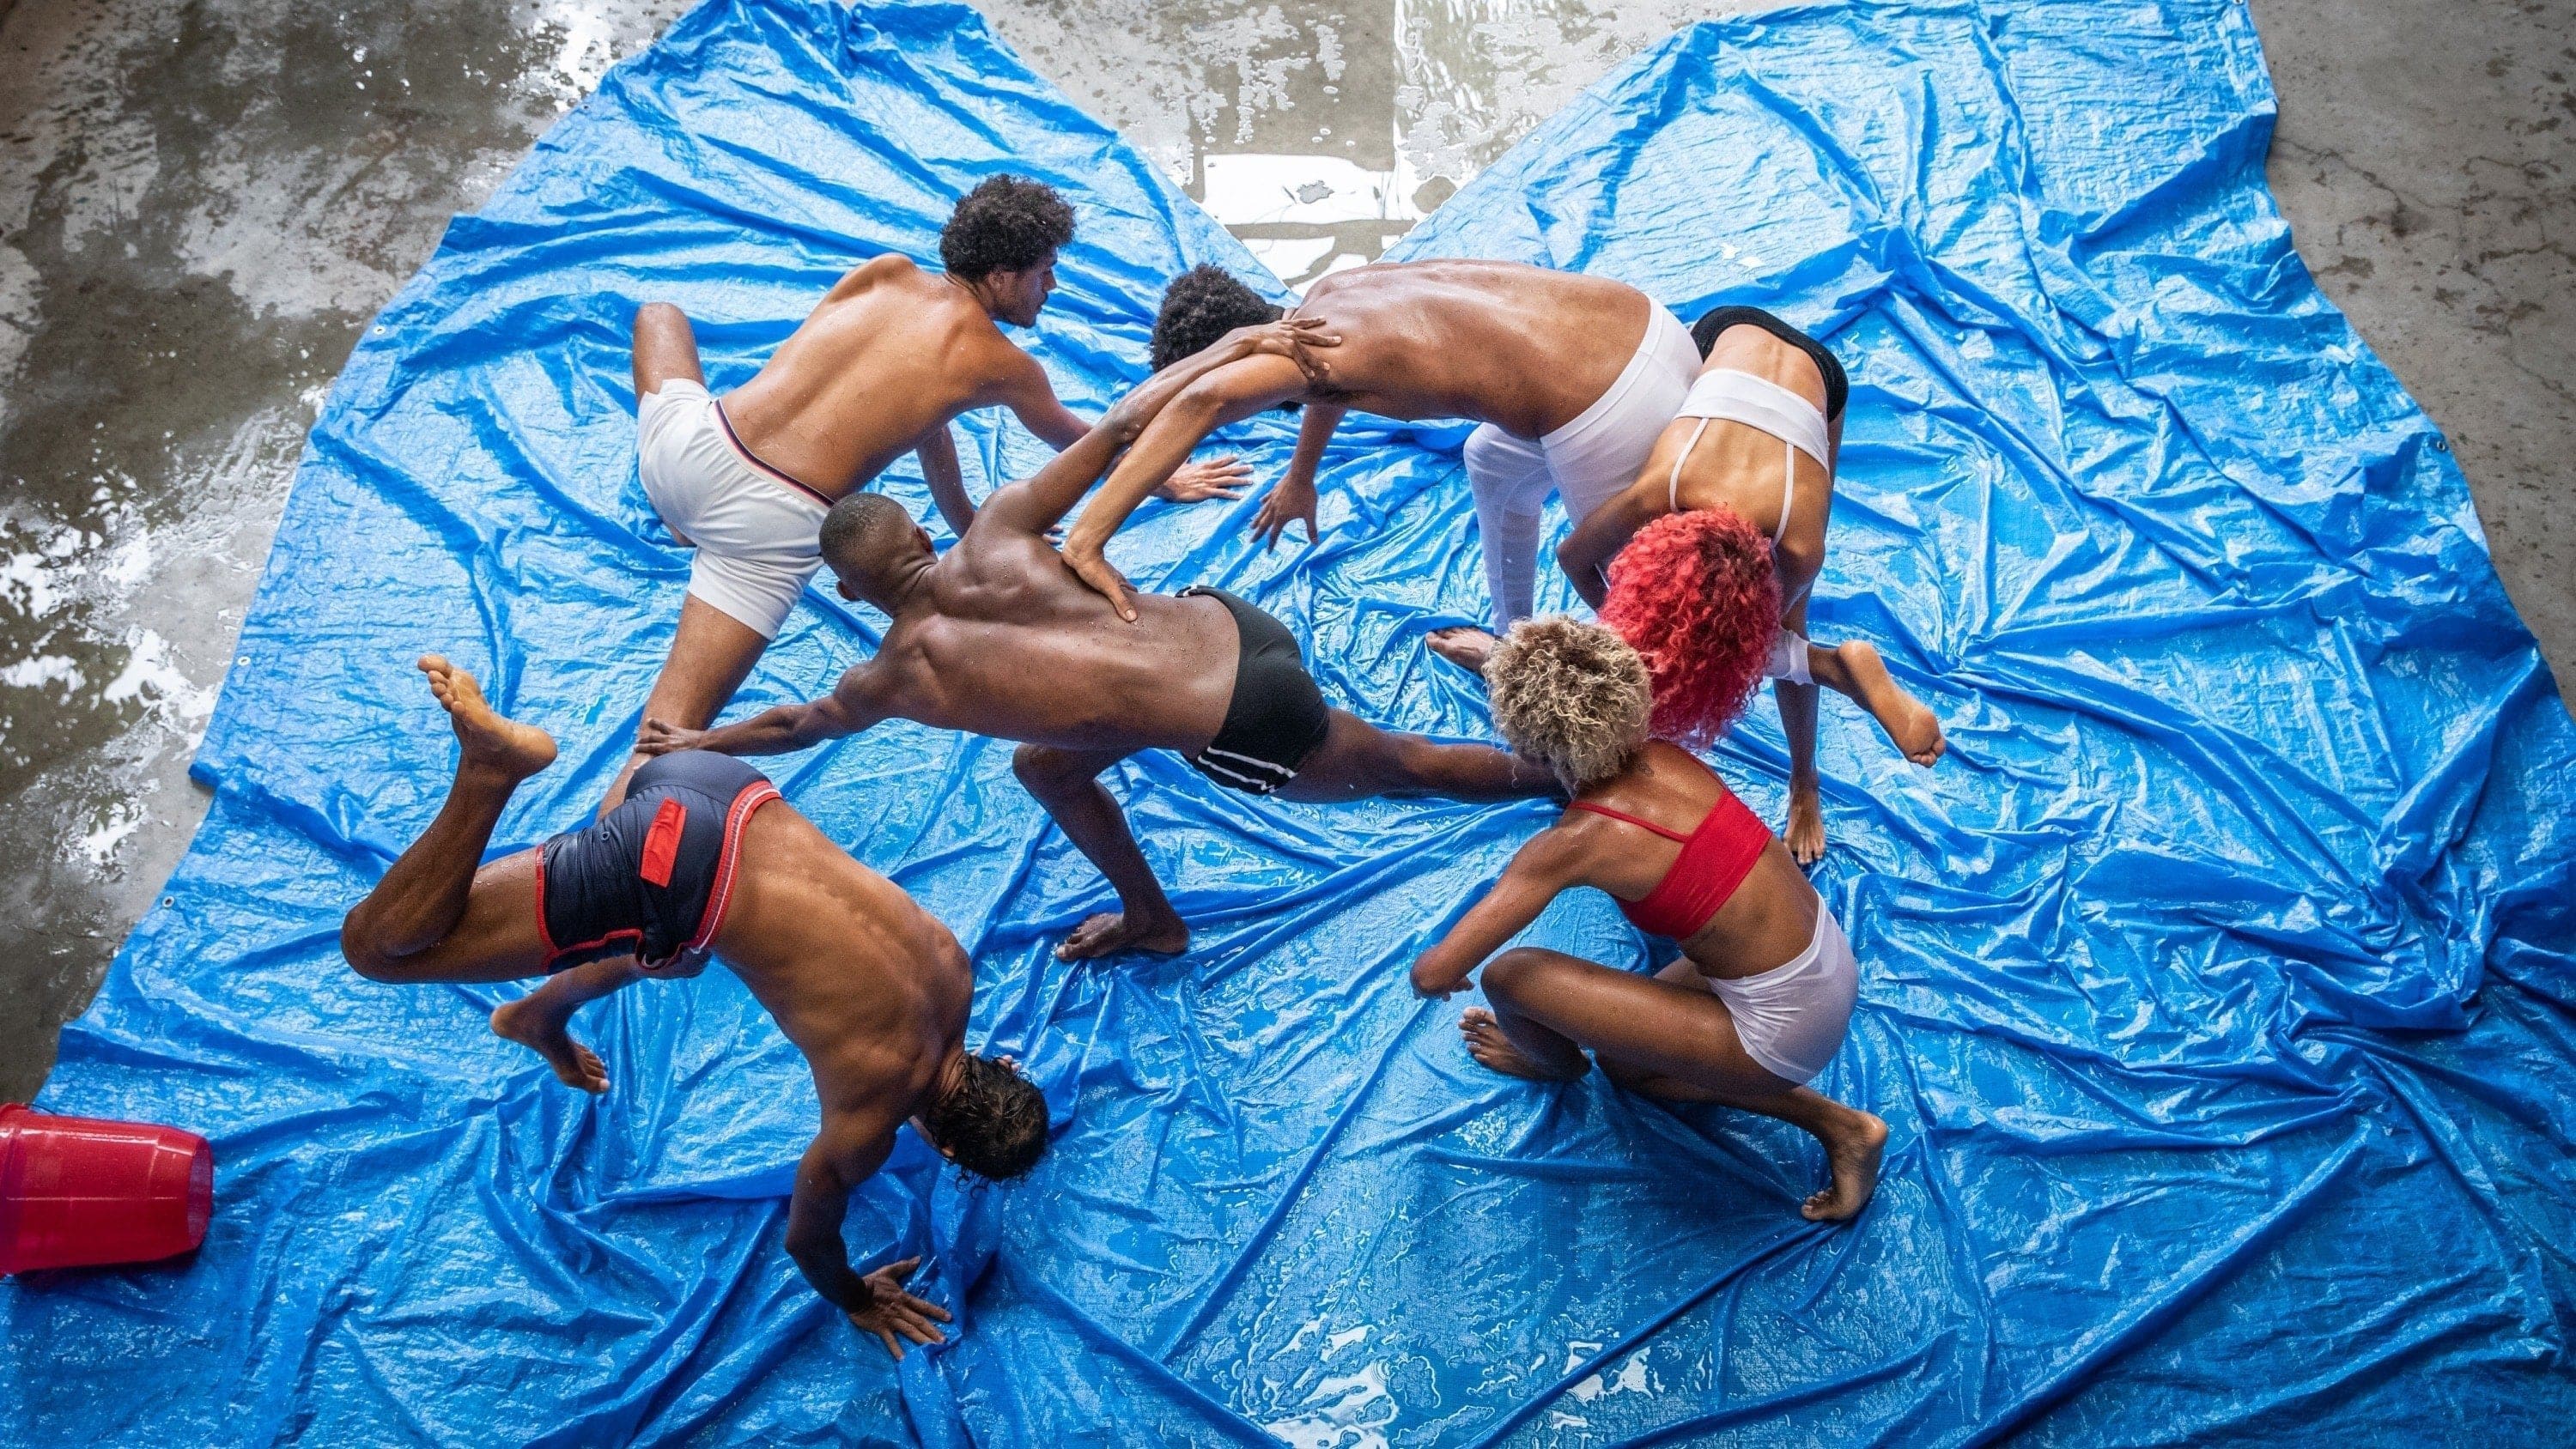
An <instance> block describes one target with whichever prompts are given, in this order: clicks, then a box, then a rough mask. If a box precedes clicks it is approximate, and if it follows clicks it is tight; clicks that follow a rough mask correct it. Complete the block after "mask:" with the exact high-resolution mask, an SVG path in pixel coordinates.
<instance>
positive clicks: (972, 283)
mask: <svg viewBox="0 0 2576 1449" xmlns="http://www.w3.org/2000/svg"><path fill="white" fill-rule="evenodd" d="M1071 240H1073V208H1072V207H1070V206H1068V205H1066V204H1065V200H1064V198H1063V197H1061V196H1058V195H1056V193H1055V188H1054V187H1052V186H1048V185H1046V184H1044V183H1042V182H1037V181H1031V180H1030V179H1028V178H1027V177H1025V176H995V177H992V178H989V179H988V180H986V181H985V182H984V183H983V184H982V185H980V186H978V187H976V188H975V189H974V190H972V191H970V192H967V193H966V199H965V200H963V201H960V202H958V203H957V210H956V211H955V212H953V213H951V214H950V216H949V218H948V225H946V226H944V227H942V228H940V231H939V262H940V265H942V266H944V267H946V268H947V269H948V275H950V276H952V277H955V278H956V279H957V280H958V281H960V282H963V283H965V284H966V287H967V290H969V291H971V292H973V293H974V294H975V297H976V300H977V301H980V302H982V303H983V304H984V310H986V311H988V312H990V313H992V314H993V316H994V317H996V318H998V319H1000V320H1001V321H1004V322H1008V323H1011V324H1013V325H1014V326H1019V327H1027V326H1030V325H1032V324H1034V323H1035V322H1036V321H1037V320H1038V311H1039V309H1040V308H1043V307H1044V306H1046V299H1047V294H1048V293H1049V292H1052V291H1054V290H1055V254H1056V253H1057V252H1058V251H1059V250H1061V249H1062V248H1063V246H1064V244H1065V243H1066V242H1069V241H1071Z"/></svg>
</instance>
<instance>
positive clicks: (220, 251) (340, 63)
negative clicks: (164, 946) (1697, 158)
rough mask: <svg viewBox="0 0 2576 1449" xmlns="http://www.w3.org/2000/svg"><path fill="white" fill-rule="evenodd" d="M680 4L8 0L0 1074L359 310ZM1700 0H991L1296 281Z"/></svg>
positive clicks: (0, 410) (133, 815)
mask: <svg viewBox="0 0 2576 1449" xmlns="http://www.w3.org/2000/svg"><path fill="white" fill-rule="evenodd" d="M687 3H688V0H440V3H436V4H431V3H426V0H418V3H411V4H404V5H386V6H371V7H352V8H349V9H333V8H330V7H323V8H319V9H317V8H315V7H312V6H308V5H302V4H298V3H295V0H196V3H192V4H191V5H188V6H185V7H172V6H165V5H160V4H155V3H150V0H18V3H17V4H16V5H15V6H14V7H13V8H10V9H9V10H8V11H7V13H6V16H5V18H4V19H0V58H5V60H0V384H4V385H0V486H5V492H0V804H5V809H0V852H5V853H6V856H7V857H8V859H9V860H10V862H11V866H12V869H11V871H10V873H9V875H8V877H7V880H6V883H5V884H0V912H5V913H6V915H7V917H8V918H9V919H10V920H11V921H12V922H13V925H14V930H13V932H12V935H11V942H10V946H11V949H10V950H9V951H7V952H6V953H5V954H0V1098H11V1097H16V1098H23V1097H24V1096H26V1095H28V1094H29V1093H31V1092H32V1091H33V1090H34V1087H35V1085H36V1083H37V1082H38V1081H40V1080H41V1079H42V1076H43V1074H44V1072H45V1070H46V1069H47V1068H48V1067H49V1066H50V1064H51V1061H52V1056H53V1046H52V1041H53V1031H54V1028H55V1026H56V1025H57V1024H58V1023H59V1022H61V1021H62V1020H64V1019H66V1018H67V1017H68V1016H70V1015H72V1014H74V1013H76V1012H78V1011H79V1010H80V1008H81V1007H82V1006H83V1005H84V1004H85V1003H86V1002H87V1001H88V999H89V997H90V995H91V993H92V991H93V990H94V989H95V987H96V984H97V981H98V978H99V975H100V973H101V972H102V971H103V970H104V969H105V967H106V964H107V961H108V959H109V958H110V956H111V955H112V954H113V953H114V951H115V948H116V945H117V943H118V942H119V941H121V940H122V939H123V937H124V935H125V932H126V931H127V930H128V929H129V928H130V927H131V926H132V924H133V922H134V920H135V919H136V918H137V917H138V916H139V915H140V914H141V912H142V911H143V909H144V908H145V907H146V906H147V905H148V904H149V903H150V901H151V899H152V894H153V892H155V891H156V890H158V889H159V886H160V883H161V881H162V880H163V879H164V878H165V877H166V876H167V875H168V873H169V871H170V869H171V867H172V866H173V865H174V864H175V863H176V862H177V860H178V858H179V855H180V853H181V852H182V851H183V850H184V848H185V846H186V842H187V837H188V835H189V834H190V833H191V832H192V831H193V830H194V829H195V827H196V823H197V821H198V820H199V819H200V818H201V817H202V816H203V814H204V810H205V803H206V802H205V799H204V795H203V792H202V791H201V790H200V789H198V788H197V787H196V786H194V785H193V784H191V783H190V782H189V781H188V780H187V778H186V775H185V770H186V765H187V761H188V757H189V754H190V753H191V751H193V750H194V748H195V746H196V742H197V740H198V738H199V736H200V734H201V733H202V731H203V730H204V728H205V724H206V719H207V716H208V714H209V713H210V711H211V710H212V708H213V703H214V698H215V691H216V689H217V687H218V685H219V684H220V682H221V680H222V678H223V673H224V670H225V668H226V667H227V665H228V664H229V663H230V662H231V656H232V646H233V640H234V638H235V636H236V635H237V633H238V631H239V629H240V625H241V618H242V613H243V610H244V608H245V607H246V605H247V603H248V600H249V597H250V593H251V590H252V588H253V586H254V585H255V584H256V582H257V580H258V577H259V571H260V567H261V563H262V560H263V559H264V558H265V556H266V553H267V549H268V541H269V537H270V535H271V533H272V532H273V530H274V529H275V526H276V521H277V517H278V514H279V512H280V510H281V509H282V508H283V507H284V504H285V497H286V488H287V484H288V481H289V479H290V478H291V476H292V474H293V470H294V465H295V461H296V458H297V456H298V455H299V454H300V452H301V451H302V447H303V436H304V431H305V429H306V428H307V427H309V426H310V425H311V422H312V419H313V415H314V412H315V410H316V409H317V408H318V407H319V406H320V403H321V400H322V398H323V396H324V395H325V393H326V392H327V390H328V388H329V386H330V382H331V379H332V377H333V376H334V375H335V374H336V373H337V371H338V370H339V367H340V364H341V362H342V361H343V360H344V359H345V358H346V357H347V356H348V353H349V349H350V346H351V345H352V343H353V342H354V341H355V339H356V336H357V334H358V331H359V329H360V328H361V327H363V326H364V325H365V324H366V321H367V319H368V318H369V317H371V316H372V315H373V314H374V312H375V311H376V309H377V308H379V307H381V306H382V305H383V304H384V303H385V302H386V301H387V300H388V299H389V298H390V297H391V296H392V295H393V292H394V290H395V289H396V288H397V287H398V286H400V285H401V283H402V282H403V281H404V280H405V279H406V278H407V277H408V276H409V275H410V274H411V272H412V271H413V270H414V269H416V268H417V267H418V266H419V265H420V264H421V262H423V261H424V260H426V259H427V257H428V256H429V253H430V251H431V250H432V248H433V247H434V246H435V245H436V243H437V240H438V236H439V233H440V232H441V230H442V229H443V228H444V226H445V224H446V221H447V218H448V216H449V214H450V213H452V212H457V211H467V210H471V209H473V208H474V207H476V206H478V205H480V204H481V202H482V201H483V199H484V198H485V197H486V196H487V195H489V193H490V191H491V188H492V187H493V186H494V185H495V184H496V183H497V182H498V181H499V180H500V178H501V177H502V176H503V175H504V174H506V173H507V171H508V170H509V168H510V167H511V166H512V165H514V164H516V162H517V160H518V158H519V157H520V156H521V155H523V154H525V152H526V150H527V147H528V145H529V144H530V143H531V142H532V141H534V140H535V138H536V137H537V136H538V135H539V134H540V133H541V132H542V131H543V130H544V128H545V127H546V126H547V125H549V124H551V123H552V122H553V120H554V119H555V117H556V116H558V115H560V114H561V113H562V112H563V110H564V109H565V108H567V107H569V106H570V105H572V104H573V103H575V102H576V101H578V100H579V99H580V98H581V97H582V96H584V95H586V94H587V93H588V92H589V90H590V88H591V87H592V86H594V85H595V84H597V82H598V80H599V78H600V76H601V75H602V74H603V73H604V72H605V71H606V70H607V68H608V67H609V66H610V65H611V64H613V63H614V62H615V61H616V60H617V59H618V58H620V57H622V56H624V55H628V54H631V53H633V52H634V51H635V50H636V49H637V48H639V47H640V46H642V45H643V44H645V43H647V42H648V41H649V40H650V39H651V37H652V36H653V35H654V34H656V33H657V32H658V31H659V30H660V28H661V27H662V26H663V25H665V24H667V23H668V22H669V20H670V19H671V18H673V17H674V16H675V15H676V14H677V13H678V12H679V11H680V10H681V9H683V8H685V6H686V4H687ZM1717 8H1723V7H1712V6H1708V5H1699V6H1688V5H1683V4H1678V3H1671V0H1656V3H1633V0H1632V3H1625V4H1619V5H1616V6H1613V5H1610V4H1606V3H1605V4H1600V5H1594V4H1585V3H1563V0H1559V3H1527V4H1524V3H1501V0H1482V3H1479V0H1384V3H1379V4H1375V5H1361V4H1350V3H1342V4H1294V3H1269V0H1262V3H1200V4H1180V5H1172V4H1153V3H1147V0H1052V3H1049V0H1003V3H996V4H991V5H988V6H987V7H986V14H987V15H988V16H989V17H990V18H991V19H992V21H993V23H994V25H995V28H996V29H998V30H999V31H1000V32H1001V33H1002V35H1003V36H1004V37H1005V38H1006V39H1008V40H1009V41H1010V42H1011V43H1012V44H1013V45H1014V46H1016V47H1017V48H1018V49H1019V50H1020V51H1021V53H1022V54H1023V55H1025V56H1026V57H1027V58H1028V59H1029V60H1030V62H1031V63H1032V64H1033V65H1035V66H1036V67H1037V69H1039V70H1040V71H1041V72H1043V73H1045V74H1046V75H1048V76H1049V77H1050V78H1052V79H1054V80H1055V81H1056V83H1057V84H1058V85H1060V86H1061V87H1062V88H1063V89H1064V90H1065V91H1066V92H1067V93H1068V94H1069V95H1070V96H1071V97H1072V98H1073V99H1074V100H1075V102H1076V103H1077V104H1080V105H1082V106H1084V107H1086V108H1087V109H1089V110H1090V111H1091V112H1092V113H1093V114H1095V115H1097V116H1099V117H1100V118H1101V119H1102V120H1104V121H1106V122H1108V123H1109V124H1111V125H1113V126H1116V127H1118V128H1119V129H1120V130H1122V131H1123V132H1125V133H1126V134H1127V135H1128V136H1129V138H1130V139H1131V140H1133V141H1134V142H1135V143H1136V144H1137V145H1138V146H1139V147H1140V148H1141V149H1143V150H1144V151H1145V152H1146V153H1147V154H1148V155H1150V156H1152V157H1153V158H1154V160H1155V161H1156V162H1157V163H1158V164H1160V165H1161V166H1162V167H1164V168H1165V170H1166V171H1168V172H1169V173H1170V175H1171V176H1172V177H1173V179H1174V180H1175V181H1177V182H1179V183H1180V184H1181V185H1182V186H1183V188H1184V189H1185V190H1187V191H1188V192H1189V194H1190V195H1192V196H1193V197H1196V198H1198V199H1200V200H1201V201H1202V202H1203V203H1204V204H1206V205H1207V206H1208V207H1209V208H1210V209H1211V210H1212V211H1213V212H1214V213H1215V214H1216V216H1217V217H1218V218H1219V219H1220V220H1222V221H1224V222H1225V223H1227V224H1228V225H1229V226H1231V227H1233V228H1234V229H1235V231H1236V232H1237V234H1238V235H1240V236H1241V237H1242V238H1243V239H1244V241H1245V242H1246V244H1247V245H1248V246H1250V247H1251V248H1252V249H1253V251H1254V252H1255V254H1256V255H1258V256H1260V257H1261V258H1262V259H1263V261H1264V262H1265V263H1267V264H1268V265H1269V266H1270V267H1271V268H1272V270H1274V271H1276V272H1277V273H1278V274H1279V275H1280V276H1281V277H1282V278H1284V279H1287V280H1289V281H1291V282H1292V283H1299V284H1302V283H1303V282H1305V281H1308V280H1311V279H1312V278H1314V277H1317V276H1321V275H1322V274H1324V273H1325V272H1327V271H1330V270H1333V269H1335V268H1338V267H1345V266H1352V265H1356V264H1358V263H1361V262H1365V261H1367V260H1370V259H1371V258H1374V257H1376V256H1377V255H1378V254H1379V253H1380V252H1381V251H1383V250H1384V249H1385V248H1386V246H1387V245H1388V244H1389V243H1391V242H1392V241H1394V240H1395V238H1397V237H1399V236H1401V235H1403V233H1404V232H1405V231H1406V230H1407V229H1408V228H1409V227H1410V226H1411V225H1412V224H1413V223H1414V221H1416V220H1417V219H1419V218H1420V217H1421V216H1422V215H1423V214H1424V213H1425V212H1428V211H1430V210H1431V209H1432V208H1434V207H1436V206H1438V205H1439V204H1440V202H1441V201H1442V200H1443V199H1445V198H1446V197H1447V196H1449V195H1450V193H1452V192H1453V191H1455V190H1456V189H1457V187H1458V186H1459V185H1460V184H1461V183H1463V182H1464V181H1465V180H1466V179H1467V178H1468V177H1470V176H1472V175H1473V174H1474V173H1475V171H1476V170H1477V169H1478V168H1479V167H1481V166H1483V165H1485V164H1486V163H1488V162H1490V161H1491V160H1493V159H1494V157H1496V156H1498V155H1500V154H1501V153H1502V151H1503V150H1504V149H1506V148H1507V147H1509V146H1510V144H1511V143H1512V142H1513V141H1514V140H1517V139H1518V138H1519V137H1520V136H1521V135H1522V134H1524V133H1525V132H1526V131H1527V130H1528V129H1529V128H1530V127H1531V126H1532V125H1535V124H1536V123H1537V122H1538V121H1540V120H1542V119H1544V118H1545V117H1546V116H1547V115H1548V114H1549V113H1551V112H1553V111H1554V110H1556V109H1557V108H1558V107H1559V106H1561V105H1562V104H1564V103H1565V102H1566V101H1567V100H1570V99H1571V98H1572V97H1573V96H1574V95H1575V94H1576V93H1577V92H1578V91H1579V90H1580V89H1581V88H1582V87H1583V86H1585V85H1587V84H1589V83H1591V82H1592V81H1593V80H1594V79H1596V78H1598V77H1599V76H1600V75H1601V74H1602V73H1603V72H1604V71H1606V70H1608V69H1609V68H1610V67H1611V66H1612V65H1613V64H1615V63H1616V62H1617V61H1619V60H1620V59H1622V58H1624V57H1625V56H1627V55H1629V54H1630V53H1632V52H1634V51H1635V50H1637V49H1638V48H1639V47H1641V46H1643V45H1646V44H1649V43H1651V42H1653V41H1654V40H1656V39H1658V38H1660V37H1662V36H1663V35H1665V34H1668V33H1669V32H1670V31H1671V30H1672V29H1674V28H1675V27H1677V26H1678V25H1680V24H1682V23H1684V22H1686V21H1687V20H1689V19H1692V18H1696V17H1697V16H1699V15H1705V14H1709V13H1712V12H1713V10H1714V9H1717Z"/></svg>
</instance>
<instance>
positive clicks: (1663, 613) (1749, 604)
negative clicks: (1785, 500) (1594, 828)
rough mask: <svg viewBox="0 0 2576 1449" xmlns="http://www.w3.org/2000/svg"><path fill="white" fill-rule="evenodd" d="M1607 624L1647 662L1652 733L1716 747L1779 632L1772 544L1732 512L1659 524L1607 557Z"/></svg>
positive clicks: (1675, 517)
mask: <svg viewBox="0 0 2576 1449" xmlns="http://www.w3.org/2000/svg"><path fill="white" fill-rule="evenodd" d="M1601 622H1602V623H1604V624H1607V625H1609V626H1610V627H1611V628H1612V629H1614V630H1617V631H1618V633H1619V637H1621V638H1623V639H1625V640H1627V641H1628V645H1629V647H1630V648H1633V649H1635V650H1636V651H1637V652H1638V653H1639V654H1641V655H1643V656H1644V657H1645V660H1646V672H1647V674H1648V675H1649V676H1650V677H1651V678H1652V679H1653V681H1654V689H1655V714H1654V720H1653V722H1652V724H1651V726H1650V728H1652V729H1653V731H1654V732H1655V734H1656V735H1658V736H1660V737H1662V738H1664V739H1668V740H1677V741H1679V742H1681V743H1683V744H1686V745H1694V746H1706V745H1709V744H1712V743H1714V742H1715V741H1716V739H1717V737H1718V736H1719V735H1722V734H1724V733H1725V732H1726V727H1727V726H1728V725H1730V724H1732V723H1734V721H1735V717H1736V716H1737V715H1739V714H1741V713H1743V712H1744V702H1745V700H1746V698H1747V697H1748V696H1750V695H1751V694H1752V693H1753V687H1754V686H1755V685H1757V684H1759V683H1761V682H1762V672H1763V669H1764V668H1765V667H1766V666H1767V665H1768V664H1769V663H1770V659H1771V643H1772V640H1773V639H1774V638H1776V637H1777V636H1778V634H1779V632H1780V576H1779V573H1778V572H1777V570H1775V569H1774V567H1773V566H1772V562H1771V540H1770V539H1769V538H1768V537H1766V536H1764V534H1763V533H1762V531H1761V530H1760V529H1757V528H1755V527H1754V526H1753V525H1752V524H1750V523H1748V522H1746V521H1745V518H1744V515H1743V514H1740V513H1738V512H1736V511H1735V510H1734V509H1732V508H1694V509H1691V510H1690V511H1688V512H1686V513H1674V514H1667V515H1665V516H1664V517H1662V518H1658V519H1656V520H1655V521H1654V522H1652V523H1649V524H1647V525H1646V526H1645V527H1644V528H1641V529H1639V530H1637V536H1636V537H1635V538H1632V539H1630V540H1629V541H1628V546H1627V547H1626V548H1623V549H1621V550H1619V556H1618V557H1617V558H1614V559H1612V560H1611V561H1610V598H1609V600H1608V602H1606V603H1604V604H1603V605H1602V607H1601Z"/></svg>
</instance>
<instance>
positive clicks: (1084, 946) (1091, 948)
mask: <svg viewBox="0 0 2576 1449" xmlns="http://www.w3.org/2000/svg"><path fill="white" fill-rule="evenodd" d="M1188 949H1190V928H1189V927H1188V926H1186V925H1184V924H1182V922H1181V918H1180V917H1178V916H1171V917H1167V918H1165V919H1163V920H1159V921H1158V920H1151V919H1148V920H1143V921H1139V922H1137V923H1136V924H1135V925H1133V926H1131V925H1129V924H1127V917H1126V915H1125V914H1124V913H1121V912H1116V911H1103V912H1102V913H1100V914H1099V915H1096V916H1088V917H1085V918H1084V920H1083V922H1082V924H1081V925H1079V926H1076V927H1074V928H1073V934H1072V935H1070V936H1067V937H1065V938H1064V944H1063V945H1061V946H1058V947H1056V948H1055V959H1057V960H1059V961H1088V960H1090V959H1091V958H1093V957H1095V956H1106V955H1108V954H1110V953H1111V952H1113V951H1151V952H1153V953H1154V954H1155V955H1157V956H1177V955H1179V954H1181V953H1182V952H1183V951H1186V950H1188Z"/></svg>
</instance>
